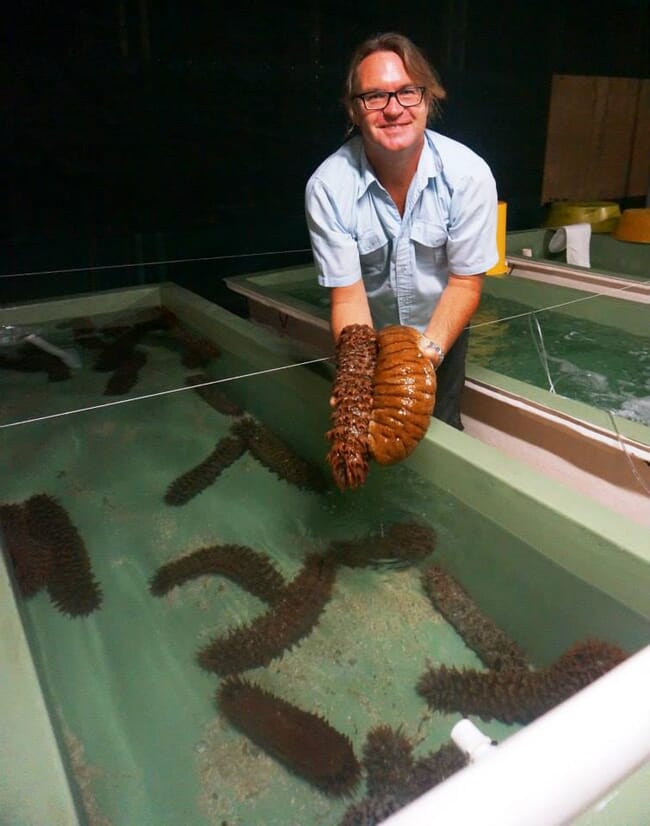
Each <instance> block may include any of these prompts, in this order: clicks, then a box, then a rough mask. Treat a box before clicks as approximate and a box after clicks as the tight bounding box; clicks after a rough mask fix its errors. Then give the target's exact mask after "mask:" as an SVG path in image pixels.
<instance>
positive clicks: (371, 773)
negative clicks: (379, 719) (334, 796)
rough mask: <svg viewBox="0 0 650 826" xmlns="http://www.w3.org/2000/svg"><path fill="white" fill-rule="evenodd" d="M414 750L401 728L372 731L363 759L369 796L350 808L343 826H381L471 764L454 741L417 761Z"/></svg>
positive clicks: (386, 726) (381, 726)
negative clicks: (392, 815) (387, 819)
mask: <svg viewBox="0 0 650 826" xmlns="http://www.w3.org/2000/svg"><path fill="white" fill-rule="evenodd" d="M413 748H414V743H413V741H412V740H411V739H410V738H409V737H407V736H406V734H404V732H403V731H402V728H401V726H400V727H399V728H397V729H394V728H391V727H390V726H388V725H379V726H375V727H374V728H373V729H371V730H370V731H369V732H368V735H367V737H366V742H365V744H364V746H363V760H362V765H363V768H364V769H365V771H366V776H367V782H366V789H367V796H366V797H365V798H364V799H363V800H361V801H359V802H357V803H355V804H353V805H352V806H350V808H349V809H348V810H347V811H346V812H345V815H344V817H343V819H342V820H341V826H378V825H379V824H381V823H383V821H384V820H385V819H386V818H387V817H388V815H389V814H392V813H393V812H396V811H398V810H399V809H401V808H402V807H403V806H406V804H407V803H410V802H411V801H412V800H415V798H416V797H419V796H420V795H421V794H424V792H426V791H428V790H429V789H431V788H432V787H433V786H435V785H437V784H438V783H441V782H442V781H443V780H446V779H447V778H448V777H451V775H452V774H455V773H456V772H457V771H458V770H459V769H462V768H463V767H464V766H466V765H467V758H466V757H465V756H464V755H463V753H462V752H461V751H460V749H458V748H457V746H456V745H455V744H454V743H452V742H451V741H450V742H448V743H444V744H443V745H442V746H440V748H438V749H436V750H435V751H431V752H429V753H428V754H427V755H425V756H424V757H420V758H417V759H416V758H415V756H414V753H413Z"/></svg>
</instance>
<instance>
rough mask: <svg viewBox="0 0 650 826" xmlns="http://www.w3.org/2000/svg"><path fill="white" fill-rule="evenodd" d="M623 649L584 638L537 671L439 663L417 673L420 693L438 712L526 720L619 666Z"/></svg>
mask: <svg viewBox="0 0 650 826" xmlns="http://www.w3.org/2000/svg"><path fill="white" fill-rule="evenodd" d="M626 657H627V654H626V653H625V652H624V651H623V650H622V649H621V648H619V646H617V645H612V644H610V643H607V642H602V641H600V640H586V641H584V642H578V643H575V644H574V645H572V646H571V647H570V648H569V649H567V651H565V652H564V653H563V654H562V655H561V656H560V657H559V658H558V659H557V660H556V661H555V662H554V663H552V664H551V665H549V666H548V667H546V668H542V669H540V670H539V671H525V670H523V669H521V668H517V669H507V670H501V671H476V670H473V669H460V670H459V669H457V668H448V667H447V666H444V665H443V666H440V667H439V668H429V669H428V670H427V671H425V672H424V674H423V675H422V676H421V677H420V680H419V681H418V684H417V691H418V693H419V694H420V695H421V696H422V697H424V699H425V700H426V701H427V703H428V705H429V706H430V707H431V708H433V709H437V710H438V711H442V712H453V711H457V712H460V713H461V714H463V715H464V716H467V715H469V714H476V715H478V716H479V717H481V718H482V719H483V720H492V719H497V720H502V721H503V722H504V723H529V722H530V721H531V720H534V719H535V718H537V717H539V716H540V715H541V714H544V713H545V712H546V711H549V710H550V709H551V708H553V707H554V706H556V705H557V704H558V703H561V702H563V701H564V700H567V699H568V698H569V697H571V696H572V695H573V694H575V693H576V692H577V691H580V689H582V688H585V686H587V685H589V683H591V682H593V681H594V680H596V679H598V677H602V675H603V674H605V673H606V672H607V671H609V670H610V669H612V668H614V667H615V666H617V665H619V664H620V663H622V662H623V660H625V659H626Z"/></svg>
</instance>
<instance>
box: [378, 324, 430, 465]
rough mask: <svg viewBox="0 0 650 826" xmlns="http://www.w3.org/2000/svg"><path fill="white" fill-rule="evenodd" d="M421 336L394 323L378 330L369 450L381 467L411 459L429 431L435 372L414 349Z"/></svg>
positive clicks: (425, 359) (415, 331) (412, 329)
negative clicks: (377, 352)
mask: <svg viewBox="0 0 650 826" xmlns="http://www.w3.org/2000/svg"><path fill="white" fill-rule="evenodd" d="M419 337H420V334H419V333H418V331H417V330H416V329H415V328H413V327H406V326H404V325H398V324H394V325H392V326H390V327H384V329H383V330H380V331H379V336H378V340H379V354H378V357H377V364H376V367H375V372H374V375H373V381H372V417H371V421H370V427H369V431H368V448H369V450H370V455H371V456H372V458H373V459H374V460H375V461H376V462H378V463H379V464H381V465H388V464H393V463H394V462H399V461H401V460H402V459H405V458H406V457H407V456H409V455H410V454H411V453H412V452H413V450H414V449H415V447H416V446H417V444H418V442H419V441H420V440H421V439H422V437H423V436H424V434H425V433H426V432H427V429H428V427H429V422H430V420H431V414H432V413H433V407H434V405H435V401H436V372H435V370H434V369H433V365H432V364H431V362H430V361H429V359H427V358H425V357H424V356H423V355H422V353H421V352H420V350H419V349H418V339H419Z"/></svg>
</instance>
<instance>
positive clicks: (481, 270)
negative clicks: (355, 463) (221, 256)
mask: <svg viewBox="0 0 650 826" xmlns="http://www.w3.org/2000/svg"><path fill="white" fill-rule="evenodd" d="M445 96H446V94H445V91H444V89H443V88H442V86H441V85H440V82H439V81H438V78H437V76H436V73H435V71H434V70H433V69H432V67H431V65H430V64H429V63H428V61H427V59H426V58H425V56H424V54H423V53H422V52H421V51H420V49H419V48H418V47H417V46H415V45H414V44H413V43H412V42H411V41H410V40H409V39H408V38H406V37H404V36H403V35H400V34H396V33H393V32H389V33H387V34H381V35H378V36H377V37H373V38H370V39H369V40H366V41H365V42H364V43H362V44H361V45H360V46H359V47H358V48H357V49H356V51H355V53H354V55H353V57H352V60H351V62H350V67H349V70H348V75H347V79H346V84H345V93H344V101H343V102H344V105H345V107H346V111H347V113H348V117H349V119H350V129H349V139H348V140H347V141H346V142H345V143H344V144H343V146H341V147H340V149H338V150H337V151H336V152H334V154H333V155H330V157H329V158H327V159H326V160H325V161H324V162H323V163H322V164H321V165H320V166H319V167H318V169H316V171H315V172H314V173H313V175H312V176H311V178H310V179H309V181H308V183H307V187H306V193H305V206H306V214H307V223H308V227H309V233H310V238H311V245H312V250H313V253H314V260H315V262H316V265H317V268H318V273H319V282H320V284H322V285H323V286H325V287H329V288H331V296H330V298H331V327H332V333H333V335H334V338H335V339H337V338H338V336H339V334H340V332H341V330H342V329H343V328H344V327H346V326H347V325H349V324H368V325H370V326H373V327H375V328H376V329H381V328H382V327H385V326H387V325H389V324H404V325H408V326H411V327H415V328H416V329H418V330H419V331H420V333H421V334H422V335H421V338H420V343H419V347H420V350H421V352H422V353H423V355H425V356H426V357H427V358H430V359H431V361H432V363H433V366H434V368H436V370H437V372H438V376H437V384H438V389H437V399H436V407H435V410H434V416H436V417H437V418H439V419H441V420H443V421H445V422H447V423H448V424H451V425H452V426H453V427H456V428H458V429H461V430H462V423H461V419H460V397H461V393H462V389H463V385H464V381H465V356H466V352H467V341H468V335H469V331H468V329H467V325H468V323H469V321H470V319H471V317H472V315H473V313H474V311H475V310H476V308H477V306H478V303H479V301H480V296H481V288H482V284H483V276H484V275H485V272H486V271H487V270H488V269H490V267H492V266H494V264H496V262H497V260H498V253H497V246H496V223H497V194H496V185H495V182H494V178H493V176H492V173H491V172H490V169H489V167H488V166H487V164H486V163H485V161H484V160H482V159H481V158H480V157H479V156H478V155H477V154H476V153H475V152H473V151H472V150H471V149H469V148H468V147H466V146H464V145H463V144H461V143H459V142H458V141H454V140H452V139H451V138H448V137H445V136H443V135H440V134H438V133H437V132H434V131H433V130H431V129H428V128H427V124H428V122H429V121H430V120H432V119H433V116H434V115H435V114H436V113H437V111H438V108H439V105H440V101H442V100H444V98H445ZM443 362H444V364H443Z"/></svg>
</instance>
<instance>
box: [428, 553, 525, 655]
mask: <svg viewBox="0 0 650 826" xmlns="http://www.w3.org/2000/svg"><path fill="white" fill-rule="evenodd" d="M422 587H423V588H424V592H425V593H426V594H427V596H428V597H429V599H430V600H431V602H432V603H433V606H434V608H436V609H437V610H438V611H440V613H441V614H442V616H443V617H444V618H445V619H446V620H447V622H448V623H449V624H450V625H452V626H453V627H454V628H455V629H456V631H458V633H459V634H460V636H461V637H462V638H463V640H464V642H465V644H466V645H468V646H469V647H470V648H471V649H472V650H473V651H474V652H475V653H476V654H477V655H478V656H479V658H480V659H481V662H482V663H483V665H485V666H486V667H487V668H492V669H496V670H501V669H513V668H524V669H528V668H529V667H530V663H529V662H528V658H527V657H526V655H525V654H524V652H523V651H522V649H521V648H520V647H519V646H518V645H517V643H516V642H515V641H514V640H512V639H511V638H510V637H509V636H508V635H507V634H506V633H505V632H504V631H502V630H501V629H500V628H499V627H498V626H497V625H496V623H495V622H493V621H492V620H491V619H490V618H489V617H488V616H486V615H485V614H484V613H483V612H482V611H481V610H480V609H479V608H478V606H477V605H476V603H475V602H474V601H473V600H472V598H471V597H470V596H469V594H467V592H466V591H465V590H464V589H463V588H462V587H461V585H460V584H459V583H458V582H457V581H456V580H455V579H454V578H453V577H452V576H451V574H449V573H447V571H445V570H444V568H442V567H441V566H440V565H431V566H430V567H429V568H427V569H426V570H425V571H424V572H423V573H422Z"/></svg>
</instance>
